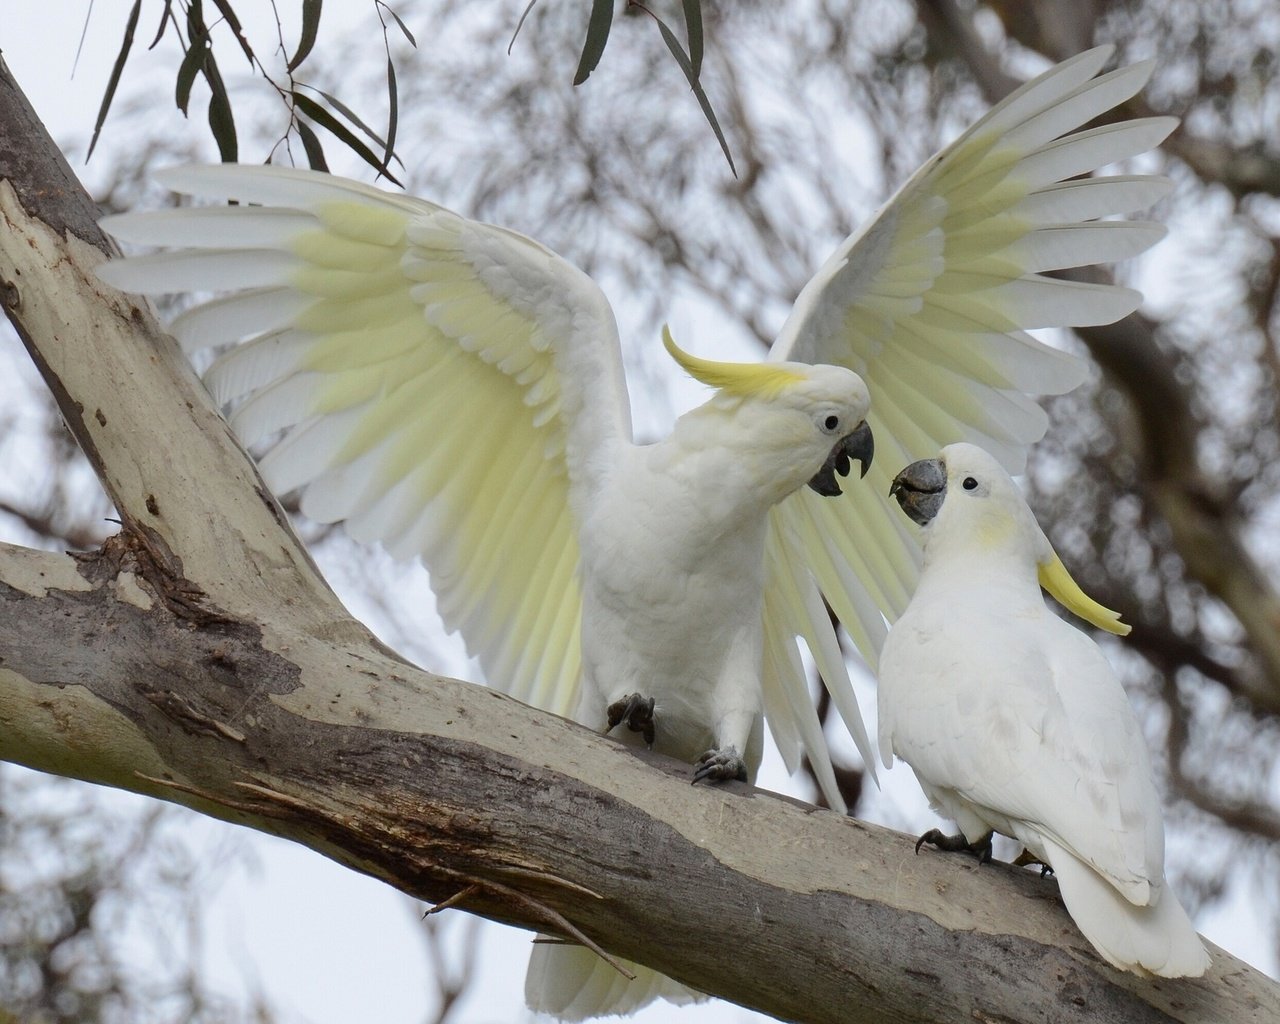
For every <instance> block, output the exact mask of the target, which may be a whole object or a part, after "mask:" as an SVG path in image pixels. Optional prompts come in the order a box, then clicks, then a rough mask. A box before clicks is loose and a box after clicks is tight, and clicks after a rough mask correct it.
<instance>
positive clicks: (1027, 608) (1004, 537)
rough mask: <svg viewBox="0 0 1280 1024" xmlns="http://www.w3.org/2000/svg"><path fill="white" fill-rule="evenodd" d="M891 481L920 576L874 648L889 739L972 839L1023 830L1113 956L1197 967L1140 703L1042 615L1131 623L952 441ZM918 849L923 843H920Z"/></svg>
mask: <svg viewBox="0 0 1280 1024" xmlns="http://www.w3.org/2000/svg"><path fill="white" fill-rule="evenodd" d="M893 490H894V493H895V495H896V496H897V498H898V500H899V502H900V503H901V504H902V507H903V509H904V510H905V511H906V512H907V513H908V515H910V517H911V518H912V519H913V520H915V521H916V522H917V523H920V524H921V525H923V527H924V534H925V540H924V571H923V572H922V574H921V577H920V582H919V584H918V586H917V588H916V592H915V595H914V596H913V597H912V598H911V603H910V604H909V605H908V606H907V610H906V611H905V612H904V613H903V615H902V617H901V618H900V619H898V621H897V622H895V623H894V624H893V628H892V629H891V630H890V631H889V639H888V641H887V642H886V643H885V646H884V651H883V652H882V655H881V659H880V688H879V699H878V704H879V714H880V752H881V756H882V757H883V758H884V764H885V767H889V766H890V764H891V762H892V760H893V756H894V755H895V754H896V755H897V756H898V757H900V758H902V760H904V761H906V762H907V764H909V765H911V767H912V769H913V770H914V771H915V774H916V777H917V778H918V779H919V780H920V786H921V788H922V789H923V790H924V792H925V795H926V796H927V797H928V798H929V801H930V803H931V804H932V805H933V806H934V808H935V809H936V810H938V811H939V812H940V813H942V814H944V815H946V816H947V817H948V818H950V819H952V820H953V821H955V822H956V824H957V825H959V827H960V831H961V833H962V837H947V836H943V835H942V834H941V833H938V832H935V831H930V832H928V833H926V834H925V835H924V836H922V837H921V842H932V843H934V844H936V845H939V846H941V847H943V848H944V849H957V848H961V847H962V846H963V847H969V848H974V849H979V850H981V849H988V850H989V843H990V836H991V833H992V831H996V832H999V833H1001V834H1002V835H1006V836H1010V837H1011V838H1013V839H1016V840H1018V841H1019V842H1020V843H1022V844H1023V845H1024V846H1025V847H1026V848H1027V850H1028V851H1030V853H1031V854H1032V855H1033V856H1034V857H1035V858H1036V859H1037V860H1039V861H1040V862H1042V863H1044V864H1047V865H1049V866H1050V867H1051V868H1052V869H1053V871H1054V873H1055V874H1056V875H1057V877H1058V883H1059V886H1060V888H1061V892H1062V899H1063V902H1065V903H1066V905H1067V910H1068V911H1069V912H1070V914H1071V916H1072V918H1073V919H1074V920H1075V922H1076V924H1078V925H1079V926H1080V930H1081V932H1083V933H1084V936H1085V938H1087V939H1088V940H1089V941H1090V942H1091V943H1092V944H1093V946H1094V948H1095V949H1096V950H1097V951H1098V952H1099V953H1101V954H1102V956H1103V957H1104V958H1105V959H1106V960H1107V961H1108V962H1110V963H1112V964H1114V965H1115V966H1117V967H1121V968H1124V969H1125V970H1129V971H1134V972H1135V973H1138V974H1144V975H1151V974H1158V975H1162V976H1164V977H1183V976H1187V975H1191V976H1199V975H1201V974H1203V973H1204V970H1205V968H1206V967H1207V966H1208V963H1209V956H1208V954H1207V953H1206V952H1205V949H1204V946H1203V944H1202V943H1201V942H1200V939H1199V937H1198V936H1197V935H1196V932H1195V929H1194V928H1193V927H1192V926H1191V922H1190V920H1189V919H1188V918H1187V914H1186V911H1185V910H1183V909H1182V906H1181V904H1179V903H1178V898H1177V896H1175V895H1174V893H1173V892H1172V891H1171V890H1170V889H1169V888H1168V886H1167V884H1166V883H1165V878H1164V824H1163V818H1162V813H1161V809H1160V797H1159V794H1158V793H1157V792H1156V786H1155V779H1154V776H1153V774H1152V770H1151V762H1150V759H1149V757H1148V754H1147V748H1146V743H1145V742H1144V740H1143V737H1142V730H1141V728H1140V727H1139V725H1138V719H1137V716H1136V715H1135V714H1134V712H1133V709H1132V708H1131V707H1130V705H1129V702H1128V699H1127V698H1126V697H1125V693H1124V689H1123V688H1122V687H1121V685H1120V681H1119V679H1117V678H1116V675H1115V673H1114V672H1113V671H1112V669H1111V666H1110V664H1109V663H1108V662H1107V659H1106V658H1105V657H1104V656H1103V654H1102V651H1101V650H1099V648H1098V646H1097V644H1095V643H1094V642H1093V640H1091V639H1090V638H1089V637H1088V636H1087V635H1086V634H1085V633H1082V632H1081V631H1080V630H1078V629H1076V628H1075V627H1074V626H1072V625H1070V624H1069V623H1067V622H1066V621H1064V620H1063V619H1060V618H1059V617H1058V616H1057V615H1055V614H1054V613H1053V612H1052V611H1050V610H1049V609H1048V608H1047V607H1046V605H1045V602H1044V598H1043V597H1042V596H1041V587H1042V586H1044V585H1046V584H1047V585H1049V586H1050V587H1051V589H1052V591H1053V592H1054V593H1055V596H1061V599H1062V601H1063V603H1064V605H1065V606H1066V607H1067V608H1068V609H1069V610H1071V611H1072V612H1074V613H1076V614H1077V615H1081V616H1083V617H1084V618H1086V619H1088V620H1089V621H1091V622H1092V623H1093V624H1094V625H1097V626H1099V627H1101V628H1103V629H1107V630H1109V631H1111V632H1114V633H1122V634H1123V633H1128V632H1129V629H1128V627H1127V626H1124V625H1122V624H1121V623H1120V622H1119V620H1118V617H1117V616H1116V615H1115V614H1114V613H1113V612H1109V611H1107V610H1106V609H1105V608H1102V607H1101V606H1100V605H1097V604H1095V603H1094V602H1092V601H1090V600H1089V599H1088V598H1085V597H1084V596H1083V595H1082V594H1081V593H1080V591H1079V588H1077V587H1075V586H1074V584H1071V583H1070V582H1069V580H1070V577H1069V576H1067V574H1066V570H1065V569H1063V567H1062V563H1061V561H1060V560H1059V559H1058V556H1057V555H1056V554H1055V553H1054V551H1053V548H1052V547H1051V546H1050V544H1049V541H1048V538H1046V537H1045V535H1044V533H1043V532H1042V531H1041V529H1040V527H1039V525H1038V524H1037V523H1036V520H1035V517H1034V515H1032V512H1031V509H1030V508H1028V507H1027V503H1026V501H1025V500H1024V499H1023V497H1022V495H1021V493H1020V492H1019V491H1018V488H1017V486H1016V485H1015V484H1014V482H1013V480H1012V479H1010V477H1009V474H1008V473H1006V472H1005V471H1004V469H1003V468H1002V467H1001V466H1000V464H999V463H998V462H997V461H996V460H995V459H994V458H992V457H991V456H990V455H989V454H988V453H986V452H984V451H983V450H982V449H980V448H977V447H975V446H974V445H971V444H953V445H948V446H947V447H946V448H944V449H942V454H941V456H940V457H939V458H936V459H927V460H921V461H919V462H915V463H912V464H911V465H910V466H908V467H907V468H906V469H904V470H903V471H902V472H901V473H900V474H899V475H898V477H897V479H896V480H895V482H894V485H893ZM918 849H919V845H918V844H917V850H918Z"/></svg>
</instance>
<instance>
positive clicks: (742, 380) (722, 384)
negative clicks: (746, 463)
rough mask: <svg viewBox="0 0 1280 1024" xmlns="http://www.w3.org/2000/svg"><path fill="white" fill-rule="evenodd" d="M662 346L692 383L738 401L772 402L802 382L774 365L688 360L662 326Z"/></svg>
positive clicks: (800, 376)
mask: <svg viewBox="0 0 1280 1024" xmlns="http://www.w3.org/2000/svg"><path fill="white" fill-rule="evenodd" d="M662 344H663V345H665V346H666V349H667V351H668V352H669V353H670V354H671V358H672V359H674V360H675V361H676V362H677V363H679V364H680V366H681V368H682V369H683V370H684V372H685V373H687V374H688V375H689V376H690V377H692V378H693V379H694V380H696V381H701V382H702V383H703V384H707V385H710V386H711V387H713V388H718V389H719V390H721V391H723V392H724V393H725V394H727V395H735V396H737V397H739V398H748V397H751V396H753V395H754V396H758V397H760V398H772V397H773V396H774V395H777V394H778V393H779V392H782V391H785V390H786V389H787V388H789V387H790V386H791V385H793V384H797V383H799V382H800V381H802V380H804V379H805V378H804V375H803V374H802V373H800V372H799V371H797V370H792V369H790V368H788V367H786V366H780V365H778V364H777V363H718V362H715V361H714V360H711V359H699V358H698V357H697V356H691V355H689V353H688V352H685V351H684V350H683V349H681V348H680V346H679V345H677V344H676V343H675V339H673V338H672V337H671V330H670V328H668V327H667V325H666V324H663V325H662Z"/></svg>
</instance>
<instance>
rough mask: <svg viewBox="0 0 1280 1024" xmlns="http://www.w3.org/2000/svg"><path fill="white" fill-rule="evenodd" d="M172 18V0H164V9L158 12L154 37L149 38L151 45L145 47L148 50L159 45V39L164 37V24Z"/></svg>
mask: <svg viewBox="0 0 1280 1024" xmlns="http://www.w3.org/2000/svg"><path fill="white" fill-rule="evenodd" d="M172 18H173V0H164V10H163V11H161V12H160V27H159V28H157V29H156V37H155V38H154V39H153V40H151V45H150V46H148V47H147V49H148V50H154V49H155V48H156V47H157V46H159V45H160V40H161V39H163V38H164V29H165V26H166V25H168V24H169V21H170V20H171V19H172ZM174 24H175V25H176V24H177V22H176V21H174Z"/></svg>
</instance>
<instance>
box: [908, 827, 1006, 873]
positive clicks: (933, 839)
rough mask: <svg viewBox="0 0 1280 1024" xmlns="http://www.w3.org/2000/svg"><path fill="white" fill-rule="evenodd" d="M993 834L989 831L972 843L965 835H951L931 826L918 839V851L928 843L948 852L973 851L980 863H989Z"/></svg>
mask: <svg viewBox="0 0 1280 1024" xmlns="http://www.w3.org/2000/svg"><path fill="white" fill-rule="evenodd" d="M992 834H993V833H991V832H988V833H987V834H986V835H985V836H983V837H982V838H981V839H979V840H978V841H977V842H976V843H971V842H969V840H967V839H966V838H965V837H964V836H963V835H954V836H949V835H946V834H945V833H943V832H941V831H939V830H938V829H936V828H931V829H929V831H928V832H926V833H925V834H924V835H922V836H921V837H920V838H919V839H917V840H916V853H919V852H920V847H922V846H923V845H924V844H925V843H928V844H929V845H930V846H933V847H936V848H937V849H939V850H943V851H945V852H947V853H971V854H973V855H974V856H975V857H977V858H978V863H979V864H987V863H989V862H990V860H991V837H992Z"/></svg>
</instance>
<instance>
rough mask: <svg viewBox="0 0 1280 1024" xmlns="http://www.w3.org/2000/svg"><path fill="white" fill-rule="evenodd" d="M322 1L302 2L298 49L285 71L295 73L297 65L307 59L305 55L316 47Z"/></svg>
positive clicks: (305, 0) (304, 0) (310, 0)
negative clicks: (300, 33)
mask: <svg viewBox="0 0 1280 1024" xmlns="http://www.w3.org/2000/svg"><path fill="white" fill-rule="evenodd" d="M322 3H323V0H302V35H301V37H300V38H299V39H298V49H297V50H296V51H294V54H293V56H292V57H290V58H289V63H288V65H287V67H286V70H287V71H289V72H293V71H296V70H297V68H298V65H299V64H301V63H302V62H303V61H304V60H306V59H307V54H309V53H310V52H311V48H312V47H313V46H315V45H316V35H317V33H319V31H320V7H321V4H322Z"/></svg>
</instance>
